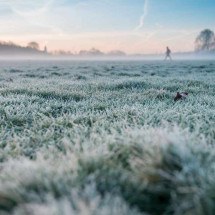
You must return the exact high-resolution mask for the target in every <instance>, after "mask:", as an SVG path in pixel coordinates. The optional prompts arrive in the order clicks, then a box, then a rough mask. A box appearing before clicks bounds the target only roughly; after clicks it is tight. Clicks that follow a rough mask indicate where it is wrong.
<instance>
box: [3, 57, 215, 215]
mask: <svg viewBox="0 0 215 215" xmlns="http://www.w3.org/2000/svg"><path fill="white" fill-rule="evenodd" d="M177 91H187V92H189V96H188V98H187V99H186V100H185V101H179V102H176V103H175V102H174V101H173V98H174V96H175V94H176V92H177ZM0 125H1V127H0V162H1V163H0V214H2V215H11V214H14V215H27V214H33V215H34V214H35V215H49V214H50V215H69V214H78V215H119V214H120V215H131V214H132V215H133V214H134V215H136V214H137V215H140V214H142V215H146V214H147V215H162V214H175V215H181V214H186V215H192V214H195V215H202V214H212V215H213V214H215V180H214V179H215V148H214V146H215V62H213V61H202V62H197V61H180V62H159V61H157V62H156V61H149V62H135V61H133V62H123V61H122V62H91V61H83V62H81V61H80V62H69V61H55V62H54V61H52V62H48V61H25V62H21V61H16V62H15V61H14V62H9V61H8V62H7V61H5V62H3V61H2V62H0Z"/></svg>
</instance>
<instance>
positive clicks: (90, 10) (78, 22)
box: [0, 0, 215, 53]
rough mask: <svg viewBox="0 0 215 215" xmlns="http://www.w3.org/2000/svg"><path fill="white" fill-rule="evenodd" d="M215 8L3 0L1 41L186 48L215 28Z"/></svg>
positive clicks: (207, 4) (127, 0)
mask: <svg viewBox="0 0 215 215" xmlns="http://www.w3.org/2000/svg"><path fill="white" fill-rule="evenodd" d="M214 12H215V1H214V0H36V1H35V0H0V26H1V28H0V40H6V41H8V40H12V41H15V42H17V43H20V44H22V45H25V44H26V43H27V42H28V41H30V40H36V41H38V42H40V44H41V45H48V47H49V49H52V50H53V49H60V48H62V49H66V50H71V51H79V50H80V49H89V48H91V47H96V48H99V49H101V50H104V51H109V50H112V49H122V50H124V51H126V52H129V53H154V52H161V51H162V50H163V49H164V48H165V46H166V45H169V46H171V47H172V49H173V50H175V51H186V50H192V49H193V43H194V39H195V37H196V35H197V34H198V32H199V31H200V30H202V29H204V28H211V29H212V30H215V23H214V20H215V13H214Z"/></svg>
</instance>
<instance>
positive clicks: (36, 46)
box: [27, 42, 40, 50]
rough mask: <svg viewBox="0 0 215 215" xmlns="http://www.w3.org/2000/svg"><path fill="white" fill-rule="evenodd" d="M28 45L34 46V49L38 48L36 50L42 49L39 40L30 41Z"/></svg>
mask: <svg viewBox="0 0 215 215" xmlns="http://www.w3.org/2000/svg"><path fill="white" fill-rule="evenodd" d="M27 47H28V48H32V49H36V50H39V49H40V46H39V44H38V43H37V42H30V43H28V45H27Z"/></svg>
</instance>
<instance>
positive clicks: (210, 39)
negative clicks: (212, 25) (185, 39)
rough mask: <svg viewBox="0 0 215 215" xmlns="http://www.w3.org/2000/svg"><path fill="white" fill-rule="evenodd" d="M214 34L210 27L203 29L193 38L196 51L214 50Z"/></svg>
mask: <svg viewBox="0 0 215 215" xmlns="http://www.w3.org/2000/svg"><path fill="white" fill-rule="evenodd" d="M214 44H215V34H214V32H213V31H211V30H210V29H205V30H203V31H201V32H200V34H199V35H198V36H197V38H196V40H195V50H196V51H211V50H214Z"/></svg>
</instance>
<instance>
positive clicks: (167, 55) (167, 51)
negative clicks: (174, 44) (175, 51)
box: [165, 46, 172, 60]
mask: <svg viewBox="0 0 215 215" xmlns="http://www.w3.org/2000/svg"><path fill="white" fill-rule="evenodd" d="M168 58H169V59H170V60H172V57H171V50H170V48H169V47H168V46H167V47H166V57H165V60H167V59H168Z"/></svg>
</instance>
